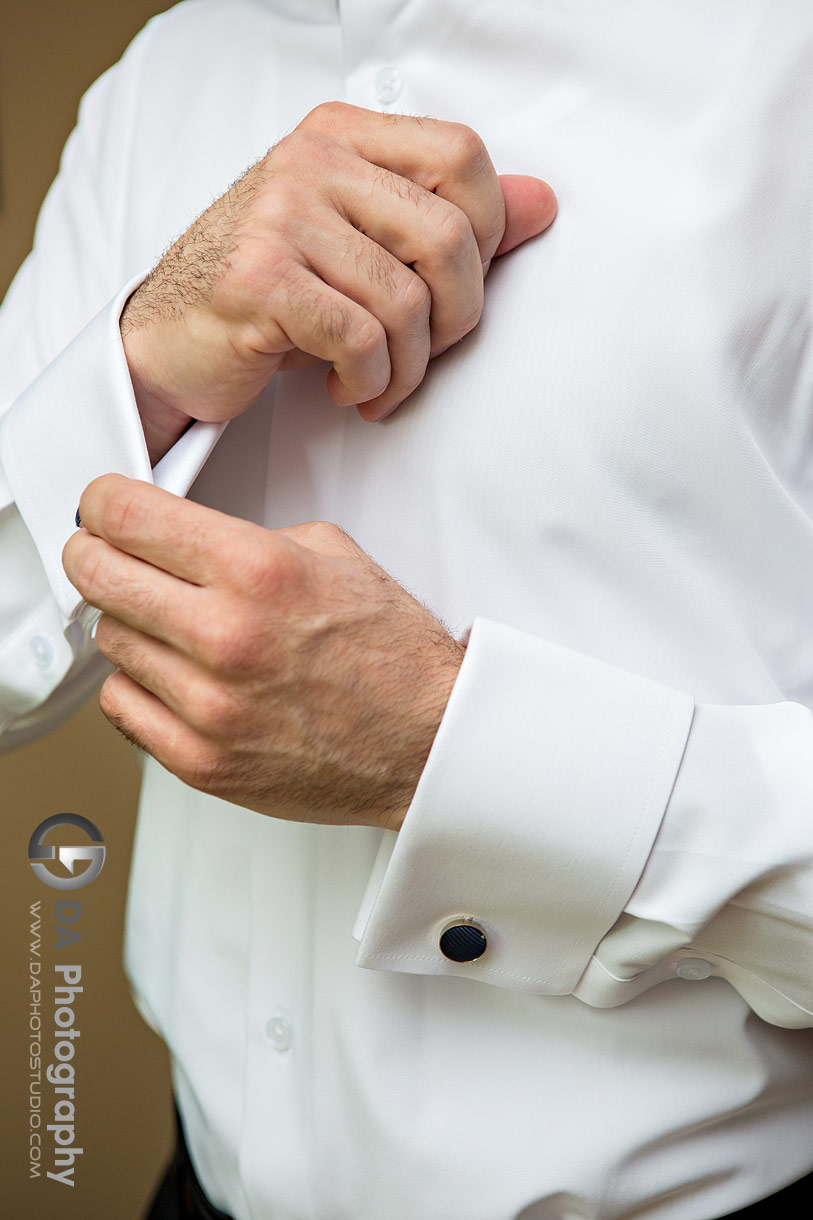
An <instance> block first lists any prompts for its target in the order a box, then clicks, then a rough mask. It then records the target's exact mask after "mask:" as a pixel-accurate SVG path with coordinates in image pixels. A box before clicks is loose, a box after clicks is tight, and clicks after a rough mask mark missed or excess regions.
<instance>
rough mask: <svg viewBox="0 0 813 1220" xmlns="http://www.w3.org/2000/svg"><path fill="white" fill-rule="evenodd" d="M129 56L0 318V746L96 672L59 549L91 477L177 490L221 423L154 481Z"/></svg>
mask: <svg viewBox="0 0 813 1220" xmlns="http://www.w3.org/2000/svg"><path fill="white" fill-rule="evenodd" d="M159 24H160V19H159V22H157V23H156V22H154V23H152V25H151V27H148V28H147V31H146V32H145V34H143V35H142V36H141V37H140V39H137V40H136V42H135V43H134V44H133V45H132V47H131V48H130V50H129V51H128V53H127V55H126V56H125V58H124V60H123V61H122V62H121V63H120V64H118V65H117V66H116V67H115V68H113V69H111V70H110V71H109V72H108V73H106V74H105V75H104V76H103V77H101V78H100V80H99V81H97V82H96V84H95V85H94V86H93V87H92V88H91V89H90V90H89V92H88V93H87V94H86V96H85V98H84V99H83V102H82V105H81V108H80V114H79V122H78V124H77V127H76V129H75V130H74V132H73V134H72V135H71V137H70V139H69V140H68V143H67V144H66V147H65V151H64V153H63V157H62V162H61V165H60V172H59V175H58V177H57V179H56V181H55V182H54V184H53V186H52V187H51V190H50V191H49V193H48V196H47V198H46V200H45V203H44V204H43V208H42V211H41V213H40V217H39V220H38V223H37V229H36V234H35V241H34V248H33V250H32V253H31V254H30V255H29V257H28V258H27V260H26V262H25V263H24V264H23V266H22V268H21V269H20V271H19V273H18V275H17V277H16V278H15V280H14V283H13V284H12V286H11V288H10V289H9V292H8V294H7V296H6V299H5V301H4V303H3V307H2V309H1V310H0V404H3V405H2V407H1V408H0V414H1V415H2V420H0V744H1V745H2V746H3V748H11V747H13V746H16V745H18V744H23V743H24V742H26V741H28V740H31V739H32V738H33V737H36V736H38V735H40V734H41V733H44V732H46V731H48V730H49V729H51V728H52V727H54V726H55V725H56V724H58V723H59V722H60V721H61V720H63V719H64V718H65V717H66V716H67V715H68V714H69V713H70V712H72V711H73V710H74V709H75V708H76V707H77V706H78V704H79V703H80V702H81V701H82V699H83V698H84V697H85V696H86V695H87V694H88V693H89V692H90V690H91V689H92V688H93V687H94V686H95V685H96V683H97V682H98V680H99V679H100V677H101V676H102V675H103V673H104V672H105V669H106V662H104V661H103V660H102V659H101V658H100V657H99V655H98V653H97V652H96V650H95V647H94V645H93V643H92V640H91V638H90V627H91V625H92V622H93V619H94V617H96V616H95V614H94V613H93V612H90V611H89V608H88V607H86V606H85V605H84V604H83V603H82V601H81V599H80V598H79V596H78V595H77V593H76V591H75V590H74V589H73V588H72V586H71V585H70V584H69V582H68V580H67V578H66V577H65V574H64V572H63V569H62V562H61V554H62V548H63V546H64V545H65V542H66V541H67V539H68V537H69V536H70V534H71V533H72V531H73V530H74V529H75V528H76V526H75V521H74V517H75V513H76V509H77V505H78V503H79V496H80V494H81V492H82V491H83V489H84V487H85V486H86V485H87V484H88V483H89V482H90V481H91V479H93V478H95V477H97V476H98V475H101V474H104V473H107V472H110V471H118V472H120V473H122V474H126V475H128V476H130V477H131V478H137V479H145V480H152V479H153V478H154V479H155V481H156V482H158V483H159V484H160V485H161V486H165V487H167V488H168V489H169V490H172V491H176V492H178V493H183V492H185V491H186V490H187V489H188V487H189V485H190V484H191V482H192V481H193V479H194V477H195V475H196V474H197V472H198V470H199V469H200V467H201V465H202V464H203V462H204V461H205V458H206V456H208V453H209V452H210V450H211V448H212V445H213V444H214V443H215V441H216V440H217V437H218V436H219V435H220V432H221V431H222V426H220V425H211V424H196V425H194V426H193V427H192V428H191V429H190V430H189V432H188V433H187V434H186V435H185V437H183V438H182V441H181V442H179V444H178V445H177V446H176V448H175V451H173V452H172V453H171V454H170V455H168V456H167V458H165V459H164V460H163V462H161V463H159V466H157V467H156V469H155V472H152V471H151V470H150V463H149V458H148V455H147V449H146V444H145V441H144V436H143V432H142V429H141V423H140V419H139V416H138V411H137V408H136V404H135V399H134V396H133V391H132V386H131V383H130V378H129V373H128V370H127V363H126V360H125V357H124V351H123V348H122V344H121V338H120V335H119V328H118V319H119V316H120V312H121V309H122V307H123V304H124V302H125V301H126V299H127V297H128V296H129V294H130V293H131V292H132V291H133V289H134V288H135V286H136V285H137V284H138V282H139V279H140V277H136V278H133V277H132V276H128V275H127V274H126V272H125V271H124V269H123V267H122V266H121V265H120V257H121V256H120V248H121V245H122V243H121V240H120V232H119V227H120V224H121V220H120V218H121V216H122V214H123V209H122V207H121V200H122V195H123V193H124V192H126V187H127V171H126V166H127V148H128V143H129V139H128V133H129V131H130V128H131V124H132V117H133V114H134V112H135V109H136V100H137V96H138V92H139V88H140V80H141V74H142V67H143V58H144V50H145V47H146V46H147V45H148V43H149V41H150V38H151V36H152V31H153V30H154V29H155V28H156V27H157V26H158V25H159Z"/></svg>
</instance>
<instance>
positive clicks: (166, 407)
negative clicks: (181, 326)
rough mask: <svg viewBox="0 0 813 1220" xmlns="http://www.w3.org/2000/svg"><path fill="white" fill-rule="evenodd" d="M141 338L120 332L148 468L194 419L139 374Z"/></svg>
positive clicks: (181, 434)
mask: <svg viewBox="0 0 813 1220" xmlns="http://www.w3.org/2000/svg"><path fill="white" fill-rule="evenodd" d="M142 336H143V331H130V332H129V333H127V334H126V335H125V334H124V333H122V344H123V346H124V354H125V357H126V359H127V367H128V369H129V371H130V381H131V383H132V386H133V393H134V395H135V400H136V406H137V407H138V414H139V416H140V417H141V426H142V428H143V430H144V439H145V441H146V444H147V452H148V453H149V456H150V465H151V466H155V465H156V464H157V463H158V462H159V461H160V460H161V458H162V457H163V456H164V454H165V453H167V452H168V451H169V450H170V449H171V448H172V446H173V445H174V444H175V443H176V442H177V441H178V440H180V438H181V437H182V436H183V434H184V432H186V430H187V428H188V427H189V426H190V424H192V423H194V419H193V417H192V416H190V415H187V413H186V412H185V411H181V410H179V409H178V408H177V407H175V406H173V404H172V403H170V402H169V401H167V399H166V398H165V397H163V396H162V395H161V394H160V392H158V391H157V390H156V389H155V388H154V387H152V386H151V385H150V384H149V383H148V381H147V379H146V377H145V376H144V375H143V373H142V372H141V369H142V367H144V361H143V353H142V351H141V347H142V343H141V342H140V340H141V338H142Z"/></svg>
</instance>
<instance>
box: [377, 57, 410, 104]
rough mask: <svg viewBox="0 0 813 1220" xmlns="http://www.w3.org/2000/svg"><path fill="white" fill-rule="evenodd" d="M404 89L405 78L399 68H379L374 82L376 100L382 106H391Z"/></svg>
mask: <svg viewBox="0 0 813 1220" xmlns="http://www.w3.org/2000/svg"><path fill="white" fill-rule="evenodd" d="M403 88H404V78H403V76H402V75H401V73H400V72H399V71H398V69H397V68H393V67H391V66H388V67H386V68H379V69H378V71H377V72H376V74H375V80H374V81H373V90H374V92H375V100H376V101H377V102H378V104H379V105H380V106H389V104H390V102H394V101H397V99H398V98H399V97H400V96H401V93H402V92H403Z"/></svg>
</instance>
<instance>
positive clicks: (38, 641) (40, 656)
mask: <svg viewBox="0 0 813 1220" xmlns="http://www.w3.org/2000/svg"><path fill="white" fill-rule="evenodd" d="M28 647H29V648H30V649H31V656H32V657H33V659H34V664H35V665H38V666H39V668H40V669H47V668H48V666H49V665H50V664H51V662H52V661H53V659H54V641H53V640H52V639H51V637H50V636H47V635H35V636H33V638H32V639H31V640H29V642H28Z"/></svg>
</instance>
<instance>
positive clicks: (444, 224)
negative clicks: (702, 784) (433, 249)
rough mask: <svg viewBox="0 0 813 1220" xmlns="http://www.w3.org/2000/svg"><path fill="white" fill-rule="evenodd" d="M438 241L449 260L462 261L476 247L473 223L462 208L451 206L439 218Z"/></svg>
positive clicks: (444, 209)
mask: <svg viewBox="0 0 813 1220" xmlns="http://www.w3.org/2000/svg"><path fill="white" fill-rule="evenodd" d="M436 232H437V235H438V239H439V242H440V245H441V248H442V250H443V252H444V254H445V255H446V257H447V258H452V259H455V260H457V259H460V258H462V257H463V256H465V254H467V252H468V251H469V249H470V248H471V247H472V246H473V245H474V232H473V230H472V227H471V222H470V221H469V218H468V216H467V215H466V214H465V212H462V211H461V210H460V208H456V207H454V206H453V205H449V206H448V207H446V208H443V209H442V214H441V215H440V216H439V217H438V218H437V229H436Z"/></svg>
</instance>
